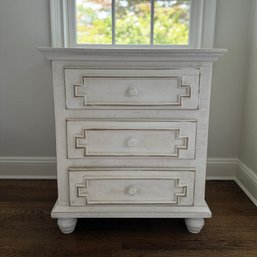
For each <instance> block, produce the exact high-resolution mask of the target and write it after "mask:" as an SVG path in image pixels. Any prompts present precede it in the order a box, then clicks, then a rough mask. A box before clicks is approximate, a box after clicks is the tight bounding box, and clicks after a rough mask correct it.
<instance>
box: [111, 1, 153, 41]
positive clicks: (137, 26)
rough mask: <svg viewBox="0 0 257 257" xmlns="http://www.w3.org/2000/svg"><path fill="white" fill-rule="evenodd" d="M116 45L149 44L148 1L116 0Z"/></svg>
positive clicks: (149, 11) (149, 9)
mask: <svg viewBox="0 0 257 257" xmlns="http://www.w3.org/2000/svg"><path fill="white" fill-rule="evenodd" d="M115 15H116V17H115V18H116V19H115V22H116V28H115V30H116V31H115V41H116V44H149V43H150V20H151V4H150V0H116V2H115Z"/></svg>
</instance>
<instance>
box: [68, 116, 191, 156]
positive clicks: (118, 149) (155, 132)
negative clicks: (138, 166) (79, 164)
mask: <svg viewBox="0 0 257 257" xmlns="http://www.w3.org/2000/svg"><path fill="white" fill-rule="evenodd" d="M195 136H196V121H191V122H190V121H187V122H185V121H165V122H160V121H153V120H148V121H134V120H131V121H126V120H124V119H123V120H117V121H108V120H96V121H92V120H68V121H67V144H68V146H67V147H68V158H86V157H90V156H130V157H131V156H135V157H136V156H146V157H147V156H149V157H150V156H170V157H174V158H178V159H193V158H195Z"/></svg>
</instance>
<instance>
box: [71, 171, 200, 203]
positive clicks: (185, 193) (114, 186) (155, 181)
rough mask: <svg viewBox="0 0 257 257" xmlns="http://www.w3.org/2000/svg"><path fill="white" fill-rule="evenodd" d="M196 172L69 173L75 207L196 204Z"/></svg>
mask: <svg viewBox="0 0 257 257" xmlns="http://www.w3.org/2000/svg"><path fill="white" fill-rule="evenodd" d="M194 179H195V172H194V171H183V170H182V171H174V170H169V171H153V170H151V171H142V170H137V171H135V170H133V171H128V170H127V171H126V170H121V171H118V170H116V171H115V170H110V171H102V170H95V171H92V170H83V169H81V170H80V169H70V170H69V188H70V205H71V206H90V205H119V204H120V205H121V204H126V205H133V204H151V205H154V204H171V205H192V204H193V191H194Z"/></svg>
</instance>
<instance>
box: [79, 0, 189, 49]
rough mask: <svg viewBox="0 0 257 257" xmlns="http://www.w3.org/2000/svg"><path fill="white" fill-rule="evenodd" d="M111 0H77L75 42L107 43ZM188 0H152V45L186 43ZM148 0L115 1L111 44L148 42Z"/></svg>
mask: <svg viewBox="0 0 257 257" xmlns="http://www.w3.org/2000/svg"><path fill="white" fill-rule="evenodd" d="M111 5H112V2H111V0H102V1H101V0H77V2H76V10H77V15H76V17H77V43H78V44H111V43H112V14H111V9H112V8H111ZM189 10H190V1H189V0H183V1H182V0H180V1H179V0H178V1H174V0H172V1H171V0H156V1H155V3H154V33H153V38H154V44H156V45H163V44H167V45H169V44H171V45H172V44H174V45H185V44H188V39H189ZM150 23H151V3H150V0H130V1H129V0H116V2H115V43H116V44H125V45H126V44H150Z"/></svg>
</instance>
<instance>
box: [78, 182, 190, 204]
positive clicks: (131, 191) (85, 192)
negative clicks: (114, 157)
mask: <svg viewBox="0 0 257 257" xmlns="http://www.w3.org/2000/svg"><path fill="white" fill-rule="evenodd" d="M83 179H84V182H83V183H82V184H76V187H77V197H85V201H86V205H94V204H131V203H133V204H177V203H178V199H179V197H186V196H187V186H185V185H180V184H179V178H170V177H159V178H154V177H153V178H150V177H149V178H136V177H134V178H133V177H122V178H109V177H102V178H97V177H95V178H94V177H91V178H83ZM108 180H109V181H115V182H119V181H124V180H126V181H130V182H132V183H133V181H140V180H141V181H150V180H152V181H154V182H155V183H158V181H165V182H167V181H169V182H171V183H172V182H173V183H174V184H175V187H174V189H175V191H174V192H173V193H174V197H173V199H170V201H163V200H159V201H158V200H155V201H152V200H149V201H146V200H144V201H142V200H141V201H140V200H134V199H131V200H116V199H112V200H94V199H93V198H92V199H90V186H89V185H90V184H91V183H94V182H97V181H105V182H106V181H108ZM125 191H126V192H124V193H125V194H127V195H129V196H134V195H136V194H137V193H138V191H139V189H138V188H137V187H135V186H131V187H128V188H126V189H125Z"/></svg>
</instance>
